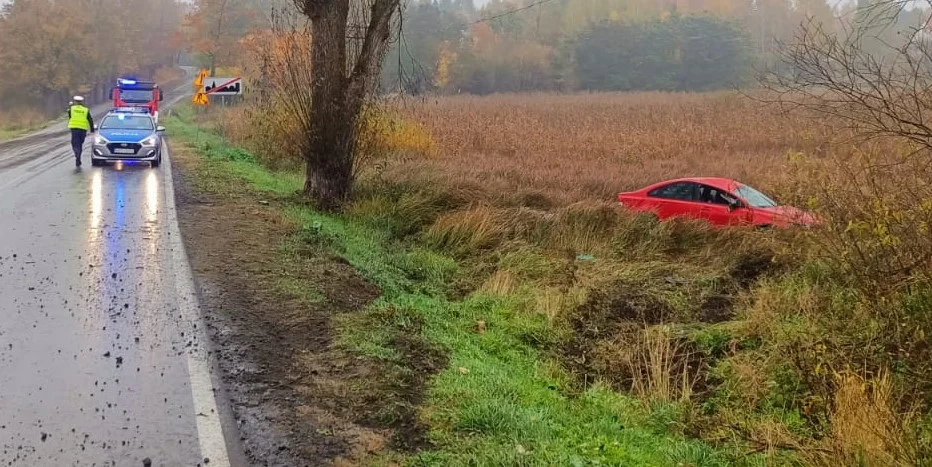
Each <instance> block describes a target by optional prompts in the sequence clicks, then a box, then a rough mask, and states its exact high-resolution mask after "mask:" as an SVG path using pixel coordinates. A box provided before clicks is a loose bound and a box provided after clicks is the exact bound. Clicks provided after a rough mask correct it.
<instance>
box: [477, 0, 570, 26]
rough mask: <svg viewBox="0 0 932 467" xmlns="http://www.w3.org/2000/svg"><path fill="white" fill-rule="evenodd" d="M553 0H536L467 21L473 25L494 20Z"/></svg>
mask: <svg viewBox="0 0 932 467" xmlns="http://www.w3.org/2000/svg"><path fill="white" fill-rule="evenodd" d="M553 1H555V0H537V1H536V2H533V3H529V4H527V5H525V6H523V7H520V8H515V9H512V10H508V11H503V12H501V13H498V14H495V15H492V16H488V17H485V18H480V19H478V20H476V21H473V22H472V23H469V24H470V25H473V24H479V23H485V22H487V21H493V20H496V19H499V18H503V17H505V16H509V15H513V14H515V13H519V12H522V11H524V10H530V9H531V8H534V7H536V6H540V5H544V4H546V3H550V2H553Z"/></svg>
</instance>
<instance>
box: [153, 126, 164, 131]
mask: <svg viewBox="0 0 932 467" xmlns="http://www.w3.org/2000/svg"><path fill="white" fill-rule="evenodd" d="M155 131H157V132H159V133H162V132H164V131H165V127H164V126H161V125H160V126H157V127H155Z"/></svg>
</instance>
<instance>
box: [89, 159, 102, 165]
mask: <svg viewBox="0 0 932 467" xmlns="http://www.w3.org/2000/svg"><path fill="white" fill-rule="evenodd" d="M91 165H92V166H94V167H100V166H102V165H104V161H102V160H99V159H91Z"/></svg>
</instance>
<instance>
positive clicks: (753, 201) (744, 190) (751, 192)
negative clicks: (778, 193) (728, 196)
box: [735, 185, 777, 208]
mask: <svg viewBox="0 0 932 467" xmlns="http://www.w3.org/2000/svg"><path fill="white" fill-rule="evenodd" d="M735 191H736V192H737V193H738V196H740V197H742V198H744V200H745V201H747V203H748V204H749V205H750V206H751V207H753V208H773V207H776V206H777V202H776V201H774V200H772V199H770V198H768V197H767V195H765V194H763V193H761V192H759V191H757V190H755V189H753V188H751V187H749V186H747V185H738V189H737V190H735Z"/></svg>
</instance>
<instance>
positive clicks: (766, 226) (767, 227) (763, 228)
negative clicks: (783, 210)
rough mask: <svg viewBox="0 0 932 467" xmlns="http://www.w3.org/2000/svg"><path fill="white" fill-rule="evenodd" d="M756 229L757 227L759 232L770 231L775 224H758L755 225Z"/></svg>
mask: <svg viewBox="0 0 932 467" xmlns="http://www.w3.org/2000/svg"><path fill="white" fill-rule="evenodd" d="M754 229H756V230H757V231H758V232H770V231H771V230H773V226H772V225H770V224H764V225H757V226H754Z"/></svg>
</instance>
